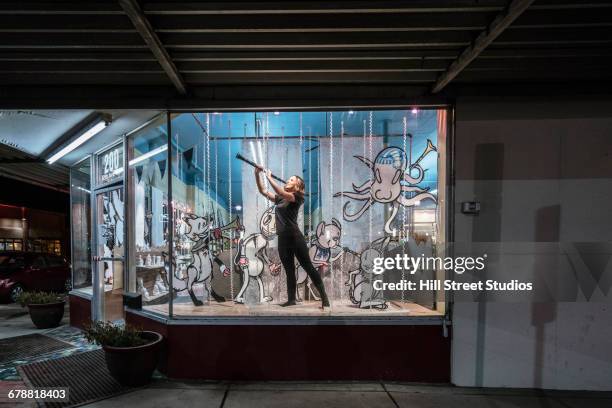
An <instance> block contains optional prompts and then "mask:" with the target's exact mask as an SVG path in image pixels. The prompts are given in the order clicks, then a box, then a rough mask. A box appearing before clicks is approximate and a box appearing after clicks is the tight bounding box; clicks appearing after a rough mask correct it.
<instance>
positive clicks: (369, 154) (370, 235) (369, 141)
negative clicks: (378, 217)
mask: <svg viewBox="0 0 612 408" xmlns="http://www.w3.org/2000/svg"><path fill="white" fill-rule="evenodd" d="M372 116H373V114H372V111H370V114H369V115H368V119H369V131H370V134H369V137H368V156H367V157H368V159H370V162H372V137H373V133H372ZM364 148H365V146H364ZM368 216H369V217H368V219H369V225H368V228H369V229H368V231H369V238H370V242H372V211H368Z"/></svg>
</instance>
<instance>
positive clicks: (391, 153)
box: [155, 109, 446, 318]
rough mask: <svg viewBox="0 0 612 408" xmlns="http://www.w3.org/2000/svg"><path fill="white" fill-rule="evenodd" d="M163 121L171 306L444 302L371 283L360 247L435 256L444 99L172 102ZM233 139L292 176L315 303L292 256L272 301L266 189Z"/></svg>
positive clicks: (246, 311)
mask: <svg viewBox="0 0 612 408" xmlns="http://www.w3.org/2000/svg"><path fill="white" fill-rule="evenodd" d="M171 129H172V134H171V136H172V137H171V139H172V144H171V156H172V172H171V175H172V180H171V183H172V204H173V206H172V207H173V211H172V222H173V225H174V228H173V264H172V265H173V270H174V276H173V279H172V282H173V285H174V288H175V290H176V295H177V296H176V298H174V299H173V300H172V306H171V307H172V311H173V312H172V315H173V317H176V318H181V317H188V318H191V317H210V316H320V315H332V316H409V315H420V316H426V315H439V314H442V313H443V312H444V311H443V307H444V304H443V302H437V300H440V299H443V294H441V293H437V292H436V291H433V290H432V291H419V292H415V291H389V290H380V289H376V288H375V287H374V286H375V285H374V278H375V276H374V275H373V271H372V266H373V265H372V260H373V258H375V257H383V256H395V254H409V256H426V257H427V256H429V257H433V256H444V254H443V252H444V250H443V248H444V242H445V238H444V236H445V228H444V224H445V218H446V217H445V205H444V197H445V194H444V191H445V188H446V183H445V179H446V151H445V150H446V146H445V142H446V111H445V110H435V109H432V110H416V109H414V110H402V111H400V110H398V111H345V112H240V113H185V114H180V115H176V116H174V117H173V118H172V121H171ZM238 153H239V154H241V155H242V156H244V157H245V158H247V159H248V160H250V161H252V162H255V163H257V164H258V165H261V166H263V167H266V168H269V169H271V170H272V172H273V173H274V174H275V175H277V176H278V177H279V178H280V179H284V180H286V179H288V178H289V177H291V176H292V175H297V176H299V177H301V178H302V179H303V181H304V184H305V186H306V193H307V194H306V196H305V198H304V205H303V206H302V208H301V210H300V213H299V216H298V223H299V226H300V228H301V230H302V232H303V233H304V234H305V235H306V239H307V242H308V246H309V255H310V257H311V259H312V261H313V264H314V266H315V267H316V268H317V269H318V271H319V273H320V275H321V276H322V278H323V282H324V285H325V291H326V292H327V293H328V294H329V297H330V301H331V307H330V308H329V309H326V310H325V311H322V310H321V309H320V308H319V306H320V304H321V301H320V296H321V293H320V291H318V290H317V289H316V287H315V286H316V285H314V284H313V282H312V281H311V280H310V279H309V277H308V275H307V273H306V272H305V271H304V270H303V269H302V268H301V267H299V266H297V268H296V280H297V299H298V305H296V306H292V307H288V308H283V307H280V306H279V304H280V303H283V302H285V301H287V299H288V298H287V296H288V294H287V282H286V281H287V279H286V276H285V273H284V270H283V268H282V266H281V261H280V255H279V250H278V240H277V237H276V229H275V225H274V203H271V202H270V201H269V200H267V199H266V198H265V197H263V196H262V195H261V194H259V193H258V191H257V187H256V184H255V177H254V174H253V167H251V166H249V165H247V164H245V163H244V162H243V161H241V160H237V159H236V154H238ZM296 262H297V261H296ZM296 265H297V263H296ZM423 273H425V274H428V275H429V276H430V277H431V279H435V278H439V277H440V276H441V275H440V274H441V273H443V272H440V271H435V270H431V271H423ZM420 278H421V279H422V278H424V276H423V275H421V276H420ZM377 279H378V278H377ZM384 279H386V280H389V281H393V282H396V281H397V282H399V281H400V280H402V279H404V280H410V276H409V275H407V276H404V275H403V274H402V273H401V272H400V271H389V272H388V273H387V274H385V277H384ZM167 307H169V306H165V305H164V306H161V307H156V308H155V310H156V311H159V312H161V313H166V312H167Z"/></svg>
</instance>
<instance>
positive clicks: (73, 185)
mask: <svg viewBox="0 0 612 408" xmlns="http://www.w3.org/2000/svg"><path fill="white" fill-rule="evenodd" d="M70 201H71V212H70V214H71V218H72V219H71V222H70V226H71V228H72V287H73V289H78V290H81V291H84V292H87V293H89V294H91V293H92V272H91V271H92V270H91V159H90V158H87V159H85V160H84V161H82V162H80V163H79V164H77V165H76V166H74V167H72V168H71V169H70ZM54 249H55V248H54ZM53 252H55V251H53Z"/></svg>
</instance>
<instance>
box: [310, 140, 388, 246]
mask: <svg viewBox="0 0 612 408" xmlns="http://www.w3.org/2000/svg"><path fill="white" fill-rule="evenodd" d="M340 144H341V140H340V138H339V137H335V138H334V139H333V151H334V152H335V153H334V159H333V162H332V165H331V166H330V164H329V160H330V159H329V157H330V155H329V150H330V141H329V138H327V139H323V138H322V139H321V141H320V149H321V152H320V156H319V157H320V171H321V204H322V216H323V220H324V221H325V222H326V223H330V222H331V219H332V218H335V219H337V220H338V221H340V223H341V224H342V239H341V245H342V246H343V247H348V248H350V249H351V250H353V251H356V252H360V251H361V250H362V249H364V248H365V247H366V246H367V245H368V243H369V237H368V234H369V217H370V215H369V213H370V212H371V214H372V234H373V239H377V238H380V237H382V236H383V233H384V224H385V218H384V205H382V204H376V203H375V204H373V205H372V206H370V208H369V209H368V210H367V211H366V212H364V213H363V215H362V216H361V217H360V218H359V219H357V220H355V221H352V222H349V221H346V220H344V219H343V216H342V212H343V208H342V206H341V203H345V204H346V203H349V204H348V205H347V207H346V208H347V210H348V212H350V213H351V214H353V213H355V212H357V210H359V209H360V208H361V206H363V204H364V203H365V202H366V201H357V200H354V199H350V198H348V197H333V195H334V194H335V193H338V192H340V186H343V187H344V190H345V191H352V190H353V188H352V186H353V184H355V185H361V184H363V183H364V182H365V181H366V180H371V179H372V170H371V169H370V168H369V167H368V166H366V165H365V164H364V163H363V162H362V161H360V160H358V159H356V158H355V157H354V156H363V139H362V138H361V137H350V135H349V136H345V137H344V141H343V142H342V144H343V156H344V161H341V160H339V154H340V148H341V146H340ZM382 148H383V142H382V138H379V137H374V138H373V140H372V150H373V154H374V156H376V154H377V153H378V152H379V151H380V150H381V149H382ZM336 156H338V157H336ZM341 167H344V168H343V169H342V171H341ZM330 171H331V177H333V179H334V182H333V187H334V191H330V183H329V180H330ZM332 200H334V203H333V206H332V205H331V202H332ZM332 207H333V212H332ZM315 228H316V226H315Z"/></svg>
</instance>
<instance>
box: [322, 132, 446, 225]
mask: <svg viewBox="0 0 612 408" xmlns="http://www.w3.org/2000/svg"><path fill="white" fill-rule="evenodd" d="M432 151H437V150H436V148H435V146H434V145H433V144H432V143H431V140H429V139H427V147H426V148H425V150H424V151H423V153H422V154H421V156H420V157H419V158H418V159H417V160H416V161H415V162H414V163H412V164H409V163H408V160H407V158H406V152H405V151H404V150H403V149H401V148H399V147H395V146H392V147H387V148H385V149H383V150H381V151H380V152H379V153H378V155H376V158H375V159H374V162H372V161H371V160H369V159H368V158H366V157H363V156H354V157H355V158H357V159H358V160H361V161H362V162H363V163H365V164H366V166H368V167H369V168H370V170H372V178H371V179H368V180H367V181H365V182H364V183H363V184H361V185H359V186H356V185H355V184H353V191H342V192H338V193H336V194H334V197H340V196H344V197H348V198H352V199H354V200H358V201H365V203H364V204H363V206H362V207H361V208H360V209H359V210H358V211H357V212H355V213H349V212H348V208H347V207H348V206H349V205H350V202H347V203H345V204H344V208H343V209H342V212H343V217H344V219H345V220H347V221H355V220H357V219H359V218H360V217H361V216H362V215H363V214H364V213H365V212H366V211H367V210H368V209H369V208H370V206H372V205H373V204H374V203H391V205H392V212H391V215H390V216H389V219H388V220H387V222H386V223H385V231H386V232H387V233H389V234H392V233H393V231H392V230H391V222H392V221H393V220H394V219H395V216H396V215H397V212H398V210H399V207H400V206H404V207H411V206H414V205H416V204H417V203H420V202H421V201H423V200H432V201H433V202H434V203H435V202H436V197H435V196H434V195H433V194H431V193H430V192H428V190H429V188H421V187H418V186H417V184H419V183H420V182H422V181H423V177H424V176H425V171H426V170H424V169H423V168H422V167H421V165H420V164H419V163H420V161H421V160H422V159H423V158H424V157H425V156H426V155H427V154H429V153H430V152H432ZM413 170H416V171H418V175H417V176H416V177H412V175H411V174H412V172H413Z"/></svg>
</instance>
